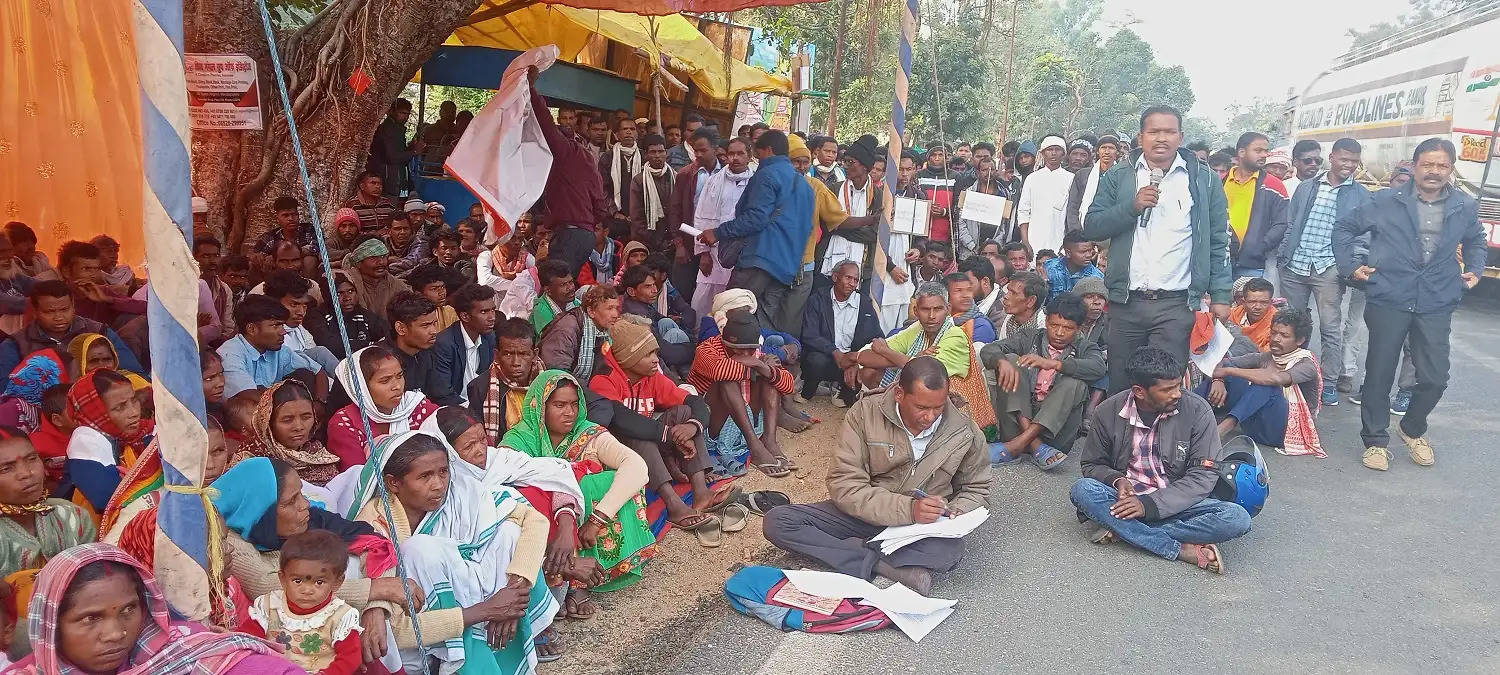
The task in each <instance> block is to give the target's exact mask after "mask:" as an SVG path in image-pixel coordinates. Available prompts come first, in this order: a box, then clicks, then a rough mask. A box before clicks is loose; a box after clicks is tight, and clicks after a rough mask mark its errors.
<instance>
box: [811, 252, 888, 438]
mask: <svg viewBox="0 0 1500 675" xmlns="http://www.w3.org/2000/svg"><path fill="white" fill-rule="evenodd" d="M832 271H833V286H832V287H831V288H828V289H826V290H825V289H817V290H814V291H813V292H812V296H811V297H809V298H808V300H807V307H806V311H805V312H804V313H803V315H802V349H803V351H802V399H803V400H807V399H811V398H812V397H813V395H814V394H816V393H817V391H818V385H819V384H821V383H823V382H831V383H833V384H834V386H836V387H838V393H836V394H834V395H833V396H831V397H829V398H830V399H832V402H833V405H835V406H837V407H839V408H846V407H848V406H849V405H850V404H852V403H854V395H855V393H856V392H857V391H858V387H859V383H858V382H857V381H855V379H854V376H855V374H856V373H858V372H859V359H858V355H859V350H860V349H861V348H863V347H864V346H865V345H867V344H870V341H871V340H874V339H875V338H878V337H880V315H878V314H876V313H875V306H874V305H873V304H871V303H870V296H869V294H868V293H860V292H859V290H858V289H859V263H857V262H854V261H853V260H844V261H842V262H839V263H837V264H835V265H834V266H833V270H832Z"/></svg>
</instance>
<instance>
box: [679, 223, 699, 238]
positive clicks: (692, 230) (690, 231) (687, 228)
mask: <svg viewBox="0 0 1500 675" xmlns="http://www.w3.org/2000/svg"><path fill="white" fill-rule="evenodd" d="M677 229H679V230H681V231H682V232H684V233H685V234H687V235H688V236H691V237H696V236H698V235H700V234H703V230H700V229H698V228H696V227H693V226H692V225H689V224H687V223H683V224H681V225H678V226H677Z"/></svg>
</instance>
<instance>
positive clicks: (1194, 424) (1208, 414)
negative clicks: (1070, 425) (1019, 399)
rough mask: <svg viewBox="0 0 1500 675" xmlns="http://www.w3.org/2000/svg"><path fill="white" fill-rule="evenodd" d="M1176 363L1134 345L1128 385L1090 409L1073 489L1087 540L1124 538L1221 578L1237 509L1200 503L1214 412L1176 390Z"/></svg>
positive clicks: (1246, 522)
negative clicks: (1222, 547)
mask: <svg viewBox="0 0 1500 675" xmlns="http://www.w3.org/2000/svg"><path fill="white" fill-rule="evenodd" d="M1182 370H1183V366H1182V364H1180V363H1178V362H1177V360H1176V359H1174V358H1172V355H1171V354H1168V353H1167V352H1165V351H1163V350H1161V349H1158V348H1156V347H1149V346H1147V347H1142V348H1141V349H1138V350H1136V352H1135V353H1134V354H1133V355H1131V357H1130V362H1129V363H1128V365H1127V366H1126V368H1125V374H1126V377H1127V378H1128V380H1129V385H1130V387H1129V388H1128V389H1126V390H1124V391H1121V392H1120V393H1118V394H1115V395H1114V396H1111V397H1109V398H1107V399H1104V402H1103V403H1100V404H1099V406H1098V407H1097V408H1095V409H1094V413H1093V417H1092V418H1091V419H1092V420H1093V430H1092V431H1091V432H1090V433H1089V435H1088V437H1087V438H1086V439H1085V440H1084V444H1083V455H1082V457H1081V458H1080V460H1079V464H1080V466H1081V468H1082V469H1083V478H1080V479H1078V482H1076V483H1074V484H1073V493H1072V500H1073V505H1074V506H1077V507H1078V510H1079V512H1080V520H1083V519H1088V520H1092V521H1094V522H1095V523H1097V524H1098V525H1099V526H1100V527H1099V528H1098V529H1096V530H1095V531H1094V533H1093V535H1092V536H1091V539H1092V541H1094V542H1095V543H1101V544H1104V543H1110V542H1112V541H1115V540H1116V539H1123V540H1125V541H1126V542H1128V543H1129V544H1131V545H1132V546H1135V547H1137V548H1141V549H1144V550H1147V551H1150V552H1151V553H1155V554H1156V555H1159V556H1161V557H1163V558H1166V559H1167V560H1181V561H1183V562H1186V563H1191V564H1195V565H1197V566H1198V567H1200V568H1203V569H1206V570H1209V571H1211V572H1214V573H1215V574H1223V573H1224V558H1223V556H1222V555H1221V554H1220V553H1219V547H1218V546H1216V544H1219V543H1221V542H1225V541H1229V540H1230V539H1234V538H1235V537H1238V536H1240V535H1243V534H1245V533H1246V532H1249V531H1250V514H1249V513H1247V512H1246V511H1245V509H1244V508H1243V507H1241V506H1240V505H1239V504H1234V503H1231V502H1224V501H1219V500H1217V499H1213V498H1211V497H1209V496H1208V495H1209V493H1210V492H1212V491H1213V489H1214V485H1215V483H1217V482H1218V474H1216V473H1215V472H1214V463H1215V462H1217V461H1218V460H1219V459H1220V458H1221V455H1222V448H1221V446H1220V444H1219V434H1218V430H1217V429H1215V428H1214V413H1213V409H1211V408H1209V406H1208V402H1207V401H1204V400H1203V399H1202V398H1200V397H1199V396H1197V395H1196V394H1195V395H1191V396H1184V395H1183V393H1182Z"/></svg>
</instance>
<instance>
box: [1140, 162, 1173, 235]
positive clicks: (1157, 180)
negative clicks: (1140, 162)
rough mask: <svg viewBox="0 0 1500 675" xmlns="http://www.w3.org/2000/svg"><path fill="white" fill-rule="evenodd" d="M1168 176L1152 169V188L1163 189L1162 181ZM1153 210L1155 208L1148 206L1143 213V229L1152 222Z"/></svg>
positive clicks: (1157, 169) (1159, 170)
mask: <svg viewBox="0 0 1500 675" xmlns="http://www.w3.org/2000/svg"><path fill="white" fill-rule="evenodd" d="M1166 175H1167V174H1166V173H1165V172H1163V171H1162V170H1161V169H1160V168H1157V167H1154V166H1153V167H1151V187H1161V179H1162V178H1164V177H1166ZM1152 208H1154V207H1150V206H1148V207H1146V210H1145V211H1142V212H1141V227H1145V226H1146V223H1149V222H1151V209H1152Z"/></svg>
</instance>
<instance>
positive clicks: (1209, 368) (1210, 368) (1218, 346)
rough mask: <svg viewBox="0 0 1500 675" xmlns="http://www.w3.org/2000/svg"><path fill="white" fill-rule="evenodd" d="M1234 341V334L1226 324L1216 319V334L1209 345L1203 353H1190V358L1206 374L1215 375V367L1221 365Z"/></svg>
mask: <svg viewBox="0 0 1500 675" xmlns="http://www.w3.org/2000/svg"><path fill="white" fill-rule="evenodd" d="M1233 342H1234V335H1233V334H1232V333H1230V332H1229V329H1228V328H1225V327H1224V324H1222V323H1219V322H1218V320H1217V319H1216V320H1214V336H1213V338H1212V339H1210V340H1209V341H1208V346H1207V347H1205V348H1204V349H1203V353H1202V354H1189V355H1188V359H1189V360H1191V361H1192V362H1193V365H1195V366H1198V370H1201V371H1203V374H1204V375H1207V376H1209V377H1213V374H1214V369H1215V368H1217V367H1219V362H1220V361H1223V360H1224V354H1226V353H1228V352H1229V345H1230V344H1231V343H1233Z"/></svg>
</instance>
